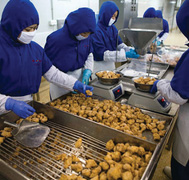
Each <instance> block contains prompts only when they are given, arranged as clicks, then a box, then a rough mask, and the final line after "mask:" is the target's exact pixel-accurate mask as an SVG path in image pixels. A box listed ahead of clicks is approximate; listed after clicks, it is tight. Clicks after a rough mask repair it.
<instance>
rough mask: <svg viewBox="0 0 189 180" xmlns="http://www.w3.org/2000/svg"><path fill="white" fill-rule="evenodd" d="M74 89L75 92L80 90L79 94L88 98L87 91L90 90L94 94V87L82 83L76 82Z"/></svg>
mask: <svg viewBox="0 0 189 180" xmlns="http://www.w3.org/2000/svg"><path fill="white" fill-rule="evenodd" d="M73 89H74V90H78V91H79V92H81V93H83V94H85V96H88V95H87V94H86V90H89V91H91V92H93V87H92V86H88V85H85V84H83V83H81V82H80V81H76V82H75V84H74V87H73Z"/></svg>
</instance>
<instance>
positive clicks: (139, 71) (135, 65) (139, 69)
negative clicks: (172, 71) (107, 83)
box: [117, 58, 169, 89]
mask: <svg viewBox="0 0 189 180" xmlns="http://www.w3.org/2000/svg"><path fill="white" fill-rule="evenodd" d="M149 66H150V62H146V61H144V59H143V58H142V59H138V60H137V59H132V61H131V62H129V63H125V64H124V65H122V66H120V67H118V68H117V71H120V72H121V73H122V74H123V77H122V78H121V80H122V81H123V83H132V85H133V82H132V80H131V78H133V77H136V76H147V75H148V72H149ZM168 68H169V65H168V64H163V63H156V62H152V64H151V69H150V73H149V75H150V77H154V78H157V79H161V78H162V77H163V76H164V74H165V73H166V72H167V70H168ZM131 71H132V72H131ZM133 89H134V85H133Z"/></svg>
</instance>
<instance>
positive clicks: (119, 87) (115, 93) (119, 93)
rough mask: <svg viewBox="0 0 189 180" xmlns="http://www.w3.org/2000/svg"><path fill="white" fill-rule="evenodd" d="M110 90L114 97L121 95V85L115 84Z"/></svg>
mask: <svg viewBox="0 0 189 180" xmlns="http://www.w3.org/2000/svg"><path fill="white" fill-rule="evenodd" d="M112 92H113V94H114V97H115V99H117V98H118V97H120V96H122V95H123V88H122V87H121V85H120V86H117V87H116V88H114V89H113V90H112Z"/></svg>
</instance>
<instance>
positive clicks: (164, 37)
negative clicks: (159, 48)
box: [157, 33, 169, 42]
mask: <svg viewBox="0 0 189 180" xmlns="http://www.w3.org/2000/svg"><path fill="white" fill-rule="evenodd" d="M168 35H169V33H164V34H163V35H162V36H161V37H160V38H159V37H157V41H160V42H161V41H165V40H166V39H167V37H168Z"/></svg>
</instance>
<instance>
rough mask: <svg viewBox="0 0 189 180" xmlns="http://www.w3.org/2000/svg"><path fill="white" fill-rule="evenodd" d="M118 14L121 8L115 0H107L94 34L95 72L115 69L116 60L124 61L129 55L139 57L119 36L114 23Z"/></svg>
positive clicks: (101, 9) (103, 5) (102, 7)
mask: <svg viewBox="0 0 189 180" xmlns="http://www.w3.org/2000/svg"><path fill="white" fill-rule="evenodd" d="M118 16H119V8H118V6H117V5H116V4H115V3H114V2H113V1H106V2H104V3H103V4H102V6H101V8H100V12H99V16H98V23H97V27H96V32H95V33H94V34H93V35H92V38H93V48H94V60H95V62H94V72H97V71H99V70H113V69H115V62H124V61H126V58H127V57H128V58H138V57H139V55H138V54H137V53H136V52H135V51H134V50H133V49H132V48H131V47H127V46H126V45H125V44H124V43H123V42H122V40H121V38H120V37H118V30H117V28H116V27H115V25H114V24H115V23H116V21H117V19H118ZM117 38H118V48H117ZM117 49H118V51H117Z"/></svg>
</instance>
